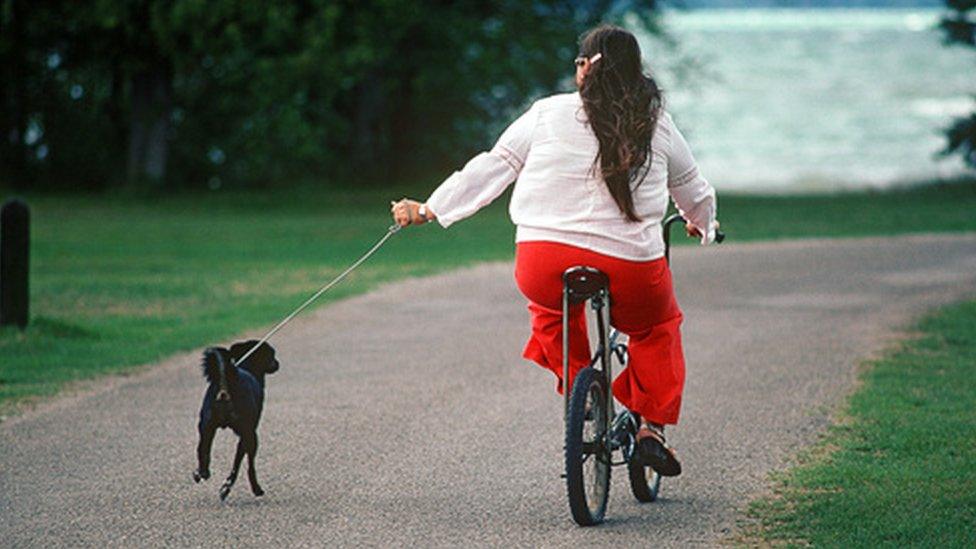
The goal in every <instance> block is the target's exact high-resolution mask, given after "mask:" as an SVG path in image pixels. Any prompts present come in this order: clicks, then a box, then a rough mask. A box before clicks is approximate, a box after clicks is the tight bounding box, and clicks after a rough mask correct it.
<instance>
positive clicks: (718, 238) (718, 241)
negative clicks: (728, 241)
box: [715, 230, 725, 244]
mask: <svg viewBox="0 0 976 549" xmlns="http://www.w3.org/2000/svg"><path fill="white" fill-rule="evenodd" d="M724 240H725V233H723V232H722V231H719V230H716V231H715V243H716V244H721V243H722V242H723V241H724Z"/></svg>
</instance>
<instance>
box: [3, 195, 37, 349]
mask: <svg viewBox="0 0 976 549" xmlns="http://www.w3.org/2000/svg"><path fill="white" fill-rule="evenodd" d="M29 253H30V210H29V209H28V208H27V204H25V203H24V202H23V201H21V200H16V199H14V200H8V201H7V202H6V203H5V204H4V205H3V209H2V210H0V326H7V325H11V324H16V325H17V326H19V327H20V329H21V330H23V329H24V328H26V327H27V305H28V304H27V274H28V257H29Z"/></svg>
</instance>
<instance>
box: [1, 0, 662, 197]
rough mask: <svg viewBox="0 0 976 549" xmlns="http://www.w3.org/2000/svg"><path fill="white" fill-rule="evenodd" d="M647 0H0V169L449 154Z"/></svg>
mask: <svg viewBox="0 0 976 549" xmlns="http://www.w3.org/2000/svg"><path fill="white" fill-rule="evenodd" d="M627 13H633V14H636V15H637V16H638V20H639V21H641V23H642V24H643V25H644V26H645V27H647V29H648V30H649V31H651V32H655V31H656V30H657V27H656V19H655V13H656V12H655V1H654V0H645V1H637V0H624V1H621V0H602V1H601V0H575V1H571V0H561V1H559V0H535V1H532V2H524V1H521V0H494V1H460V2H430V1H427V2H421V1H419V0H386V1H379V0H374V1H356V0H299V1H296V2H258V1H256V0H246V1H241V0H209V1H203V0H167V1H163V0H106V1H102V2H93V3H87V2H86V3H82V2H67V1H60V2H58V1H45V2H32V1H29V0H0V136H2V139H0V184H6V185H11V186H20V187H24V186H34V187H36V186H42V185H43V186H60V187H85V188H98V187H104V186H108V185H121V184H125V183H129V184H134V185H140V186H144V185H146V184H154V185H168V186H173V185H187V186H202V185H212V186H216V185H227V184H232V185H244V184H248V185H271V184H282V183H285V182H287V181H290V180H295V179H304V180H307V179H324V178H338V177H347V178H349V177H350V176H352V175H355V176H356V180H357V181H359V180H373V181H385V180H387V179H388V178H402V177H404V176H412V175H418V174H429V173H434V172H438V171H441V170H443V169H445V168H448V167H453V166H455V165H457V163H459V162H461V161H462V160H463V159H464V158H465V157H466V156H468V155H470V154H471V153H472V152H473V151H475V150H477V149H478V148H480V147H483V146H485V145H486V144H487V143H488V141H489V139H490V138H491V137H492V136H493V135H494V134H495V133H496V132H497V131H498V130H499V128H500V126H502V125H503V124H504V122H505V121H507V120H508V119H509V118H510V117H511V116H512V115H513V113H514V111H516V110H518V109H519V108H522V107H523V106H525V105H526V104H527V103H528V102H529V101H530V100H532V99H534V98H536V97H537V96H539V95H542V94H545V93H551V92H554V91H557V90H559V89H560V88H561V87H568V85H569V82H570V80H569V78H570V77H571V75H572V71H573V66H572V59H573V58H574V57H575V54H576V40H577V38H578V36H579V35H580V34H581V33H582V32H583V31H584V30H586V29H587V28H589V27H591V26H593V25H595V24H596V23H598V22H600V21H619V20H621V19H622V18H623V16H624V14H627Z"/></svg>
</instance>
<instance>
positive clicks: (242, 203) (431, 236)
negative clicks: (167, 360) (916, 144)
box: [0, 182, 976, 414]
mask: <svg viewBox="0 0 976 549" xmlns="http://www.w3.org/2000/svg"><path fill="white" fill-rule="evenodd" d="M429 190H430V189H429V186H428V185H422V186H413V187H407V186H401V187H397V188H393V189H384V190H378V189H350V188H329V189H310V188H305V189H292V190H288V191H272V190H269V191H247V192H244V191H241V192H213V193H182V194H176V195H160V196H152V197H146V196H142V197H131V196H130V197H126V196H115V195H107V196H75V195H28V196H27V197H26V199H27V201H28V202H29V203H30V204H31V207H32V249H31V254H32V256H31V261H32V265H31V281H30V285H31V286H30V292H31V316H32V320H31V324H30V326H29V328H28V329H27V330H26V331H25V332H20V331H18V330H16V329H3V330H0V356H2V357H3V359H2V361H0V414H2V413H7V412H9V410H10V409H11V407H12V403H14V402H24V401H26V400H29V399H31V398H33V397H38V396H44V395H50V394H53V393H55V392H57V391H58V390H59V389H60V388H61V387H63V386H64V384H65V383H66V382H70V381H74V380H80V379H87V378H91V377H94V376H97V375H101V374H105V373H117V372H121V371H125V370H126V369H128V368H131V367H132V366H133V365H138V364H146V363H152V362H155V361H157V360H160V359H161V358H163V357H165V356H167V355H169V354H172V353H174V352H177V351H181V350H188V349H193V348H199V347H202V346H204V345H207V344H213V343H215V342H221V341H226V340H227V339H228V338H231V337H233V336H234V334H238V333H240V332H242V331H243V330H246V329H253V328H256V327H261V326H267V325H269V324H271V323H273V322H275V321H277V320H278V319H280V318H281V317H282V316H284V315H285V314H287V313H288V312H289V311H290V310H291V309H292V308H294V307H295V306H296V305H297V304H298V303H301V301H303V300H304V299H305V298H306V297H307V296H308V295H309V294H310V293H311V292H312V291H314V290H315V289H317V288H318V287H319V286H320V285H321V284H323V283H324V281H327V280H329V279H331V278H332V276H334V275H336V274H338V273H339V272H340V271H341V270H342V269H343V268H345V267H346V266H347V265H349V264H350V263H351V262H352V261H353V260H355V259H356V258H357V257H359V255H360V254H361V253H363V252H364V251H365V250H366V249H367V248H368V247H369V246H370V245H371V244H372V243H373V242H375V241H376V240H377V239H379V238H380V236H381V235H382V234H383V230H384V229H385V228H386V227H387V226H388V225H389V218H388V213H387V212H388V206H387V205H388V204H389V200H390V199H391V198H399V197H401V196H404V195H407V196H417V197H423V196H426V193H427V192H429ZM4 194H6V193H4ZM506 203H507V199H506V198H504V197H503V198H502V199H499V200H498V201H496V203H495V204H493V205H492V206H490V207H489V208H487V209H486V210H485V211H483V212H480V213H479V214H478V215H477V216H475V217H473V218H471V219H470V220H467V221H464V222H463V223H459V224H458V225H456V226H454V227H452V228H451V229H450V230H448V231H444V230H441V229H440V228H439V227H436V226H427V227H421V228H412V229H410V230H409V231H405V232H404V233H402V234H400V235H397V236H396V237H395V238H393V239H391V241H390V242H389V243H388V244H387V246H386V247H384V249H383V250H381V251H380V252H379V253H378V254H377V255H376V256H375V257H374V258H373V259H372V260H370V261H369V262H367V263H366V264H364V265H363V266H362V267H361V268H360V269H359V270H357V271H356V272H355V273H353V275H351V276H350V278H349V279H347V281H345V282H343V284H341V285H339V286H337V287H336V289H335V290H334V291H333V292H331V293H330V294H327V295H326V296H324V298H323V300H322V302H323V303H325V302H328V301H332V300H335V299H339V298H342V297H345V296H349V295H352V294H356V293H360V292H363V291H366V290H368V289H370V288H373V287H375V286H376V285H378V284H380V283H383V282H386V281H390V280H394V279H397V278H401V277H408V276H422V275H428V274H432V273H434V272H437V271H441V270H445V269H451V268H456V267H459V266H464V265H468V264H471V263H475V262H480V261H487V260H506V259H510V258H511V257H512V250H513V246H512V239H513V234H514V229H513V228H512V226H511V225H510V223H509V221H508V217H507V214H506ZM973 211H976V182H968V183H966V182H963V183H956V184H951V185H931V186H926V187H921V188H917V189H910V190H901V191H893V192H884V193H849V194H840V195H831V196H800V197H796V196H793V197H757V196H734V195H733V196H723V197H721V198H720V212H721V216H720V217H721V218H722V221H723V228H724V229H725V231H726V232H727V233H728V234H729V236H730V238H731V239H732V240H734V241H744V240H755V239H768V238H795V237H835V236H859V235H869V234H881V235H886V234H897V233H906V232H919V231H963V230H976V216H973V215H972V212H973ZM679 240H683V239H679Z"/></svg>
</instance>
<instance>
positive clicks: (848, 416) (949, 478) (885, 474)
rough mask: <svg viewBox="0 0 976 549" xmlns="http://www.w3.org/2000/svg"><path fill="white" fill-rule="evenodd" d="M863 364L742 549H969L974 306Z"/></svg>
mask: <svg viewBox="0 0 976 549" xmlns="http://www.w3.org/2000/svg"><path fill="white" fill-rule="evenodd" d="M918 329H919V331H920V332H921V335H920V337H918V338H917V339H912V340H909V341H907V342H905V343H903V344H902V345H901V346H900V347H899V348H897V349H895V350H893V351H892V352H890V353H889V354H888V356H886V357H884V358H882V359H881V360H878V361H875V362H873V363H872V364H870V368H869V369H868V370H867V371H866V373H865V374H864V375H863V376H862V380H863V386H862V387H861V388H860V389H859V390H858V391H857V392H856V393H855V394H854V395H853V396H852V397H851V398H850V401H849V403H848V405H847V407H846V409H845V410H844V412H843V414H842V416H841V417H840V420H839V421H838V422H837V424H836V425H835V426H833V427H831V428H830V429H829V431H828V432H827V434H826V436H825V438H824V440H823V441H822V442H821V443H820V444H819V445H818V446H816V447H815V448H814V449H812V450H810V451H807V452H806V453H804V456H803V459H802V462H801V464H800V465H799V466H797V467H796V468H794V469H792V470H790V471H788V472H787V473H785V474H783V475H780V476H779V478H778V479H777V480H776V488H775V493H774V495H773V496H771V497H768V498H765V499H762V500H760V501H758V502H755V503H754V504H753V505H752V507H751V509H750V514H751V515H752V516H753V517H754V518H756V519H757V521H758V525H756V526H754V527H753V528H752V531H751V532H749V534H748V537H746V538H744V539H742V540H740V541H741V542H743V543H744V544H748V545H769V544H785V545H791V546H806V545H812V546H815V547H882V546H886V547H905V546H909V547H976V406H974V404H976V301H970V302H967V303H963V304H961V305H956V306H953V307H949V308H946V309H944V310H942V311H940V312H939V313H937V314H934V315H932V316H930V317H928V318H926V319H925V320H923V321H922V322H921V323H920V325H919V327H918Z"/></svg>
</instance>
